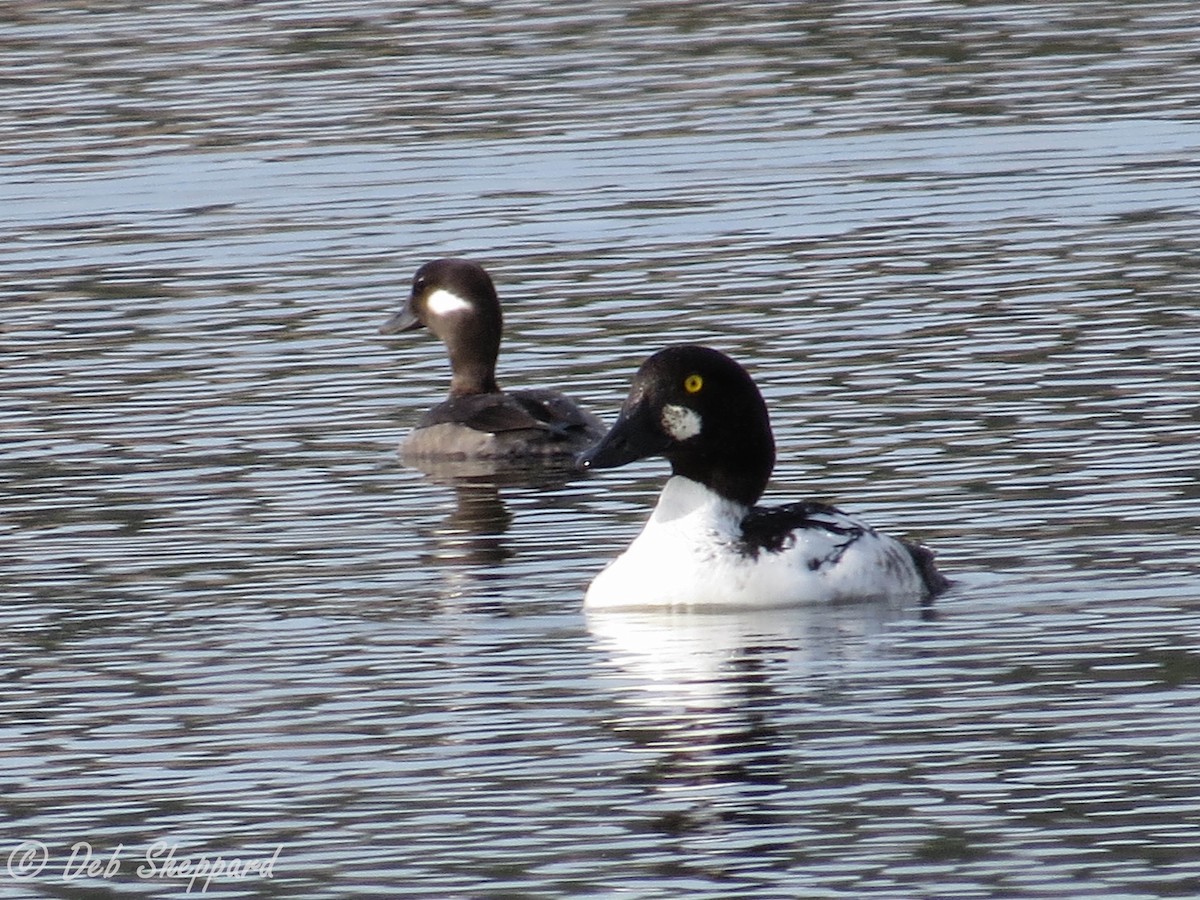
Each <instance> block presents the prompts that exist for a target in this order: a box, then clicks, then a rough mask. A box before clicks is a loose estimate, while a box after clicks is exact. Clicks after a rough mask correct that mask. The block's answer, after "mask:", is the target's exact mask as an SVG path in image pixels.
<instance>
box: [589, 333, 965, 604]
mask: <svg viewBox="0 0 1200 900" xmlns="http://www.w3.org/2000/svg"><path fill="white" fill-rule="evenodd" d="M648 456H663V457H665V458H666V459H667V460H668V461H669V462H670V463H671V477H670V479H669V480H668V481H667V483H666V485H665V486H664V488H663V491H662V494H661V495H660V496H659V499H658V505H657V506H656V507H655V509H654V512H653V514H652V515H651V516H650V520H649V521H648V522H647V523H646V526H645V528H643V530H642V532H641V534H639V535H638V536H637V538H636V539H635V540H634V541H633V543H632V544H631V545H630V546H629V548H628V549H627V550H626V551H625V552H624V553H622V554H621V555H620V556H619V557H617V558H616V559H615V560H613V562H611V563H610V564H609V565H608V567H607V568H605V569H604V570H603V571H602V572H600V574H599V575H597V576H596V578H595V580H593V581H592V584H591V586H590V587H589V588H588V591H587V595H586V597H585V600H584V603H585V605H586V606H588V607H591V608H605V607H637V606H660V607H661V606H726V607H728V606H741V607H770V606H786V605H792V604H801V603H832V602H837V601H839V600H852V599H874V598H878V599H901V598H911V599H915V600H928V599H930V598H932V597H933V596H935V595H936V594H938V593H940V592H941V591H943V590H945V588H946V587H947V585H948V582H947V581H946V579H945V578H944V577H943V576H942V575H941V574H939V573H938V571H937V570H936V569H935V567H934V564H933V556H932V554H931V553H930V552H929V551H928V550H926V549H924V548H923V547H920V546H916V545H913V544H909V543H906V542H904V541H900V540H897V539H896V538H893V537H889V536H887V535H884V534H880V533H879V532H877V531H875V530H874V529H872V528H871V527H870V526H869V525H867V524H866V523H865V522H863V521H861V520H860V519H858V518H857V517H855V516H851V515H847V514H846V513H843V512H841V511H840V510H838V509H835V508H834V507H832V506H827V505H825V504H822V503H814V502H800V503H790V504H787V505H783V506H773V507H760V506H755V504H756V503H757V502H758V500H759V497H760V496H761V495H762V492H763V490H764V489H765V488H766V485H767V481H768V479H769V478H770V475H771V470H772V468H773V467H774V465H775V441H774V437H773V436H772V434H771V424H770V420H769V418H768V415H767V406H766V403H765V402H764V401H763V398H762V394H761V393H760V392H759V390H758V387H757V386H756V385H755V384H754V382H753V380H752V379H751V378H750V376H749V375H748V374H747V373H746V370H745V369H743V368H742V367H741V366H740V365H738V364H737V363H736V362H734V361H733V360H732V359H730V358H729V357H727V356H725V355H723V354H721V353H719V352H717V351H716V350H712V349H709V348H707V347H698V346H692V345H683V346H675V347H668V348H667V349H665V350H661V351H659V352H658V353H655V354H654V355H653V356H651V357H650V358H649V359H648V360H646V362H645V363H643V364H642V366H641V368H640V369H639V370H638V372H637V374H636V375H635V376H634V379H633V385H632V387H631V389H630V392H629V396H628V398H627V399H626V400H625V403H624V405H623V406H622V408H621V412H620V415H619V417H618V418H617V421H616V423H615V424H614V425H613V427H612V430H611V431H609V432H608V434H607V435H605V437H604V438H603V439H602V440H601V441H600V443H599V444H598V445H596V446H595V447H593V448H592V449H590V450H588V451H587V452H586V453H585V454H584V455H583V456H582V457H581V459H580V463H581V465H582V466H583V467H584V468H592V469H604V468H612V467H615V466H622V465H625V464H627V463H630V462H633V461H634V460H638V459H642V458H645V457H648Z"/></svg>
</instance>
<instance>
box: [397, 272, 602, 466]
mask: <svg viewBox="0 0 1200 900" xmlns="http://www.w3.org/2000/svg"><path fill="white" fill-rule="evenodd" d="M422 326H424V327H426V328H428V329H429V330H430V331H432V332H433V333H434V334H435V335H436V336H437V337H438V338H440V339H441V341H442V343H444V344H445V345H446V349H447V351H448V352H449V354H450V373H451V374H450V394H449V396H448V397H447V398H446V399H445V400H444V401H442V402H441V403H439V404H437V405H436V406H434V407H433V408H432V409H430V410H429V411H427V412H426V413H425V414H424V415H423V416H422V417H421V419H420V420H419V421H418V422H417V424H416V427H415V428H413V430H412V431H411V432H410V433H409V434H408V435H407V436H406V437H405V439H404V441H403V442H402V443H401V445H400V452H401V454H402V455H403V456H404V458H405V459H406V460H407V459H415V460H418V461H420V460H433V461H437V460H512V461H518V462H535V463H536V462H548V461H559V462H566V463H567V464H571V463H573V462H574V459H575V457H576V456H577V455H578V454H579V453H580V451H582V450H583V449H585V448H586V447H588V446H590V445H592V444H594V443H595V442H596V441H597V440H598V439H599V438H600V436H601V435H602V434H603V433H604V425H603V423H602V422H601V421H600V419H599V418H598V417H597V416H596V415H595V414H593V413H591V412H589V411H587V410H585V409H584V408H582V407H581V406H579V404H577V403H576V402H575V401H574V400H571V399H570V398H569V397H566V396H564V395H563V394H561V393H559V392H557V391H553V390H549V389H544V388H542V389H538V388H534V389H525V390H509V391H506V390H502V389H501V388H500V385H499V384H498V383H497V381H496V359H497V357H498V356H499V353H500V334H501V331H502V328H503V317H502V315H501V312H500V299H499V296H498V295H497V293H496V287H495V284H494V283H493V281H492V278H491V276H490V275H489V274H488V273H487V270H486V269H484V267H483V266H481V265H480V264H479V263H476V262H473V261H471V260H467V259H460V258H446V259H435V260H432V261H431V262H427V263H425V264H424V265H422V266H421V267H420V268H418V269H417V271H416V274H415V275H414V276H413V282H412V290H411V291H410V293H409V295H408V297H407V299H406V300H405V302H404V304H403V305H402V306H401V308H400V310H399V311H398V312H396V314H395V315H393V316H392V317H391V318H390V319H388V320H387V321H386V322H385V323H384V324H383V325H382V326H380V329H379V331H380V333H381V334H384V335H393V334H399V333H401V332H406V331H411V330H413V329H416V328H420V327H422Z"/></svg>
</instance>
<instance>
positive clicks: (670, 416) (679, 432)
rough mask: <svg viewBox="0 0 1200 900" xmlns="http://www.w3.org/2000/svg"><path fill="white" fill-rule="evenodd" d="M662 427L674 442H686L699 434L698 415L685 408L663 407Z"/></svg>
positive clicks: (692, 410)
mask: <svg viewBox="0 0 1200 900" xmlns="http://www.w3.org/2000/svg"><path fill="white" fill-rule="evenodd" d="M662 427H663V431H665V432H666V433H667V434H669V435H670V436H671V437H672V438H674V439H675V440H677V441H686V440H687V439H688V438H690V437H695V436H696V435H698V434H699V433H700V414H699V413H698V412H696V411H695V410H694V409H688V408H687V407H686V406H674V405H667V406H664V407H663V411H662Z"/></svg>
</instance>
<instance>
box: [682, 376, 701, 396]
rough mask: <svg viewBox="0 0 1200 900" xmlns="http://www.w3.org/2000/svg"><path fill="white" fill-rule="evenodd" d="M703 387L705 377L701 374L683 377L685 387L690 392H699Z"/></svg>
mask: <svg viewBox="0 0 1200 900" xmlns="http://www.w3.org/2000/svg"><path fill="white" fill-rule="evenodd" d="M702 387H704V379H703V378H701V377H700V376H699V375H694V374H693V375H689V376H688V377H687V378H685V379H683V389H684V390H685V391H687V392H688V393H689V394H695V393H698V392H699V390H700V388H702Z"/></svg>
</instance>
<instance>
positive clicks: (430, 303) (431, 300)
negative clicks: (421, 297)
mask: <svg viewBox="0 0 1200 900" xmlns="http://www.w3.org/2000/svg"><path fill="white" fill-rule="evenodd" d="M425 307H426V308H427V309H428V310H429V311H430V312H431V313H433V314H434V315H435V316H448V315H450V313H455V312H463V311H464V310H468V309H470V308H471V304H470V303H468V302H467V301H466V300H464V299H463V298H462V297H460V296H458V294H455V293H454V292H453V291H448V290H446V289H445V288H438V289H437V290H436V291H434V292H433V293H432V294H430V295H429V297H428V299H426V301H425Z"/></svg>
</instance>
